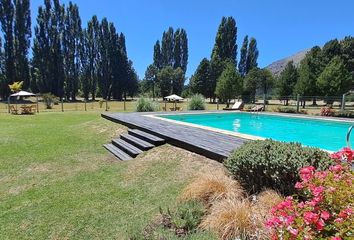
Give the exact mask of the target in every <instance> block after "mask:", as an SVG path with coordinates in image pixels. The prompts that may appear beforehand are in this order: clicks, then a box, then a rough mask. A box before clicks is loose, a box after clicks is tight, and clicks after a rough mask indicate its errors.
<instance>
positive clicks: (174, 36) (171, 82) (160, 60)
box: [140, 27, 188, 98]
mask: <svg viewBox="0 0 354 240" xmlns="http://www.w3.org/2000/svg"><path fill="white" fill-rule="evenodd" d="M187 65H188V37H187V32H186V30H184V29H183V28H178V29H176V31H175V30H174V29H173V28H172V27H169V28H168V30H166V31H164V32H163V34H162V39H161V43H160V41H159V40H157V41H156V43H155V45H154V48H153V63H152V64H150V65H149V66H148V67H147V69H146V71H145V76H144V80H143V81H142V82H141V89H140V90H141V92H142V93H148V92H150V93H151V95H152V96H153V98H155V97H165V96H167V95H170V94H172V93H174V94H178V95H180V94H181V93H182V91H183V88H184V83H185V80H186V77H185V74H186V71H187Z"/></svg>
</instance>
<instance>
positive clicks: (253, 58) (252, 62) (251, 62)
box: [246, 38, 259, 73]
mask: <svg viewBox="0 0 354 240" xmlns="http://www.w3.org/2000/svg"><path fill="white" fill-rule="evenodd" d="M258 54H259V53H258V48H257V40H256V39H255V38H251V39H250V44H249V46H248V52H247V60H246V73H248V72H249V71H250V70H252V69H253V68H257V67H258V63H257V60H258Z"/></svg>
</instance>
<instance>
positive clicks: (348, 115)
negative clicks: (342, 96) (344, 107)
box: [334, 111, 354, 118]
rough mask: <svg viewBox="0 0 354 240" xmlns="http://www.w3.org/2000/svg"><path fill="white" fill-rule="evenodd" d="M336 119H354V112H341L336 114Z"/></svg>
mask: <svg viewBox="0 0 354 240" xmlns="http://www.w3.org/2000/svg"><path fill="white" fill-rule="evenodd" d="M334 116H335V117H342V118H354V112H353V111H339V112H335V113H334Z"/></svg>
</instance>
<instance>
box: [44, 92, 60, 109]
mask: <svg viewBox="0 0 354 240" xmlns="http://www.w3.org/2000/svg"><path fill="white" fill-rule="evenodd" d="M42 99H43V102H44V105H45V107H46V109H52V107H53V104H54V102H55V101H57V97H56V96H54V95H53V94H51V93H44V94H42Z"/></svg>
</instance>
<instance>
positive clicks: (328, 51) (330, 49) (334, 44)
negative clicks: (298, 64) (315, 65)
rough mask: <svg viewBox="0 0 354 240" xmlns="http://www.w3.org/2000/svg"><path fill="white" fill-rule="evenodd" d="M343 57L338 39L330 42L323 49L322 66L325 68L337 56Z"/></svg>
mask: <svg viewBox="0 0 354 240" xmlns="http://www.w3.org/2000/svg"><path fill="white" fill-rule="evenodd" d="M340 55H341V46H340V44H339V41H338V40H337V39H333V40H330V41H328V42H326V44H325V45H324V46H323V47H322V51H321V56H319V57H320V59H321V64H322V66H323V67H325V66H326V65H327V64H328V63H329V62H330V61H331V60H332V59H333V58H334V57H335V56H340Z"/></svg>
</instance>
